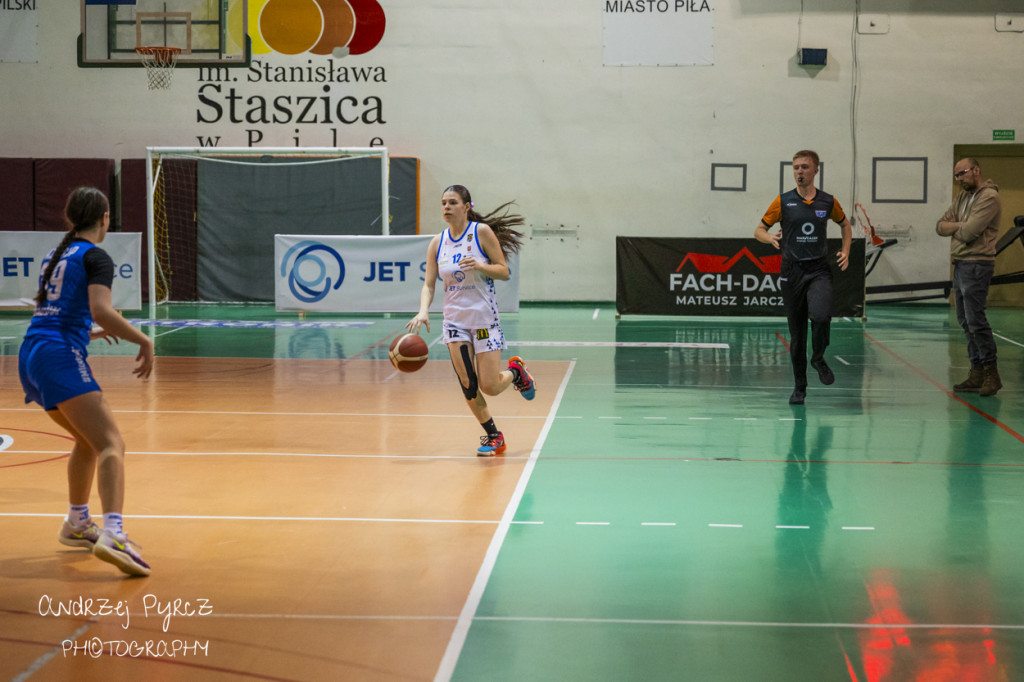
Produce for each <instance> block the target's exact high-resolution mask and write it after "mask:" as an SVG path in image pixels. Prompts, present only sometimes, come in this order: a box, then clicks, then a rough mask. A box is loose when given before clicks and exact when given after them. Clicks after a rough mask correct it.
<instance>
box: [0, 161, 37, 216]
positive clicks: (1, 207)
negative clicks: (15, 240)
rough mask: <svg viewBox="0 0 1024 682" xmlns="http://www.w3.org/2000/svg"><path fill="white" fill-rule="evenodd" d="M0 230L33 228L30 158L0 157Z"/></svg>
mask: <svg viewBox="0 0 1024 682" xmlns="http://www.w3.org/2000/svg"><path fill="white" fill-rule="evenodd" d="M0 178H3V187H4V188H3V191H0V230H15V231H29V230H34V229H35V224H36V222H35V188H34V187H33V184H34V183H33V173H32V159H0Z"/></svg>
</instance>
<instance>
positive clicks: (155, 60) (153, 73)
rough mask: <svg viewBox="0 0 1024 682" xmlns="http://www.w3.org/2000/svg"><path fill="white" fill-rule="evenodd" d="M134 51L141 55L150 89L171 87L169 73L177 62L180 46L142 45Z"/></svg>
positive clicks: (172, 71)
mask: <svg viewBox="0 0 1024 682" xmlns="http://www.w3.org/2000/svg"><path fill="white" fill-rule="evenodd" d="M135 51H136V52H137V53H138V54H139V56H141V57H142V65H143V66H145V67H146V76H148V77H149V89H150V90H166V89H167V88H169V87H171V74H173V73H174V65H175V64H177V63H178V54H179V53H180V52H181V48H180V47H162V46H142V47H136V48H135Z"/></svg>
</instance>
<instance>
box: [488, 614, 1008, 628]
mask: <svg viewBox="0 0 1024 682" xmlns="http://www.w3.org/2000/svg"><path fill="white" fill-rule="evenodd" d="M477 620H480V621H504V622H512V623H519V622H526V623H594V624H598V625H605V624H608V625H697V626H704V627H735V628H849V629H854V630H873V629H878V628H903V629H907V630H945V629H953V630H987V629H992V630H1024V625H1022V624H1016V623H1010V624H1005V625H996V624H993V623H984V624H983V623H784V622H772V621H761V622H759V621H735V620H643V619H639V618H531V617H529V616H478V617H477Z"/></svg>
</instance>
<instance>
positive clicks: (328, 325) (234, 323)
mask: <svg viewBox="0 0 1024 682" xmlns="http://www.w3.org/2000/svg"><path fill="white" fill-rule="evenodd" d="M128 322H129V323H130V324H131V325H132V326H135V327H197V328H207V329H210V328H212V329H218V328H230V329H278V328H284V329H340V328H356V329H362V328H364V327H369V326H371V325H373V324H375V323H374V322H373V321H372V320H341V321H338V320H334V321H330V320H325V321H321V322H316V321H310V320H270V321H259V320H152V319H150V320H146V319H139V318H133V319H130V320H128Z"/></svg>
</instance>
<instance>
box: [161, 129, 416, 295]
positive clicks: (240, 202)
mask: <svg viewBox="0 0 1024 682" xmlns="http://www.w3.org/2000/svg"><path fill="white" fill-rule="evenodd" d="M147 161H148V163H147V165H146V182H147V190H148V192H147V216H148V235H149V246H148V254H147V256H148V258H149V303H150V309H151V310H153V309H154V306H156V305H157V304H159V303H164V302H168V301H210V302H249V301H273V300H274V281H273V277H272V273H273V270H274V235H275V234H300V235H301V234H308V235H326V234H331V235H388V234H391V229H392V225H391V221H390V220H389V219H384V216H391V212H390V210H389V194H390V192H389V184H390V162H389V159H388V152H387V149H386V148H384V147H373V148H358V149H356V148H347V149H346V148H223V147H222V148H217V147H203V148H172V147H150V148H148V149H147ZM403 233H404V231H403ZM413 233H414V232H413Z"/></svg>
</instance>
